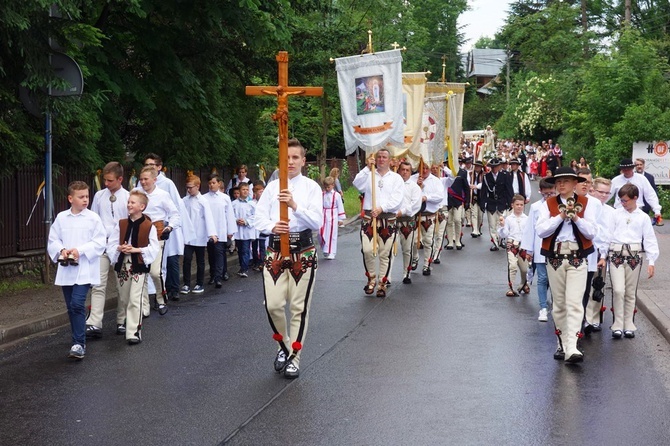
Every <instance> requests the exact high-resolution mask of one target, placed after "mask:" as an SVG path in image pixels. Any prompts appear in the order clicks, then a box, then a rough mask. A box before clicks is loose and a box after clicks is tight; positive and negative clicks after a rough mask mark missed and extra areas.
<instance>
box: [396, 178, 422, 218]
mask: <svg viewBox="0 0 670 446" xmlns="http://www.w3.org/2000/svg"><path fill="white" fill-rule="evenodd" d="M421 197H422V195H421V188H420V187H419V185H418V184H416V183H415V182H414V181H412V180H407V181H405V193H404V194H403V200H402V205H401V206H400V212H401V215H402V216H404V217H414V216H415V215H416V214H417V213H418V212H419V210H420V209H421Z"/></svg>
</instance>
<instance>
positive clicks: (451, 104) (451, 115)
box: [446, 94, 463, 175]
mask: <svg viewBox="0 0 670 446" xmlns="http://www.w3.org/2000/svg"><path fill="white" fill-rule="evenodd" d="M459 101H460V99H459V97H458V95H457V94H450V95H449V96H448V98H447V102H448V104H447V135H446V142H447V154H448V161H449V168H450V169H451V172H452V173H453V174H454V175H456V174H457V173H458V168H459V163H458V154H459V152H460V150H461V126H462V122H463V121H461V120H459V116H460V118H461V119H462V117H463V114H462V113H463V109H462V108H461V109H460V112H461V113H460V115H459V109H458V104H459Z"/></svg>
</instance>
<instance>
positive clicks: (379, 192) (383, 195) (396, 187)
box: [353, 166, 404, 214]
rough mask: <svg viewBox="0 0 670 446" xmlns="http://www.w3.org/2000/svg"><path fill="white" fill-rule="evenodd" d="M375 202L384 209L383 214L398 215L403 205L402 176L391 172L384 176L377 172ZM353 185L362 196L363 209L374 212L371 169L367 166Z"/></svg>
mask: <svg viewBox="0 0 670 446" xmlns="http://www.w3.org/2000/svg"><path fill="white" fill-rule="evenodd" d="M375 182H376V184H375V201H376V203H375V204H376V206H377V207H380V208H382V212H389V213H392V214H396V213H397V212H398V210H399V209H400V206H401V205H402V197H403V194H402V193H401V191H402V190H404V186H403V183H404V181H403V179H402V177H401V176H400V175H398V174H397V173H395V172H393V171H392V170H389V171H388V172H386V173H385V174H384V175H381V174H380V173H379V171H375ZM353 185H354V187H355V188H356V189H358V190H359V191H360V192H361V193H362V194H365V196H364V198H363V209H364V210H366V211H371V210H372V187H371V186H372V185H371V180H370V169H369V168H368V167H367V166H365V167H364V168H363V170H361V171H360V172H358V174H357V175H356V178H354V182H353Z"/></svg>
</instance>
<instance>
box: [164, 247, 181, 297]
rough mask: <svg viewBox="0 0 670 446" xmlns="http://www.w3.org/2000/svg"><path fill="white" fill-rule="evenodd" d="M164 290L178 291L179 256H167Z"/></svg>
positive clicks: (169, 291)
mask: <svg viewBox="0 0 670 446" xmlns="http://www.w3.org/2000/svg"><path fill="white" fill-rule="evenodd" d="M165 269H166V272H165V276H166V277H165V290H166V291H167V292H168V293H173V294H174V293H178V292H179V256H178V255H175V256H169V257H167V263H166V264H165Z"/></svg>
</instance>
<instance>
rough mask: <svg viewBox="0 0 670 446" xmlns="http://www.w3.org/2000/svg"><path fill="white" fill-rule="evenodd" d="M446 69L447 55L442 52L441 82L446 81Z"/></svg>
mask: <svg viewBox="0 0 670 446" xmlns="http://www.w3.org/2000/svg"><path fill="white" fill-rule="evenodd" d="M446 70H447V55H446V54H443V55H442V83H444V82H446V81H447V76H446Z"/></svg>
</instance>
